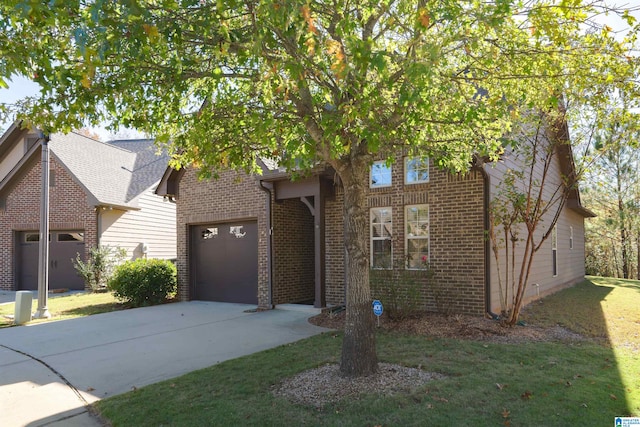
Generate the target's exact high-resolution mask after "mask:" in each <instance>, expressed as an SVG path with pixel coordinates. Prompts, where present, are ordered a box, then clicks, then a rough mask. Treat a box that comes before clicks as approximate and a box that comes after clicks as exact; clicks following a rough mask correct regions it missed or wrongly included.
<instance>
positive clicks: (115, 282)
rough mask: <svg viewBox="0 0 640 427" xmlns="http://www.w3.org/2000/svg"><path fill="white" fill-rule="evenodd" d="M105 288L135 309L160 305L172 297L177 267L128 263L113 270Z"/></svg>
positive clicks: (142, 261) (167, 263)
mask: <svg viewBox="0 0 640 427" xmlns="http://www.w3.org/2000/svg"><path fill="white" fill-rule="evenodd" d="M108 287H109V289H110V290H112V291H113V293H114V295H115V296H116V297H117V298H119V299H122V300H125V301H127V302H129V303H130V304H131V305H133V306H134V307H141V306H146V305H155V304H161V303H163V302H165V301H166V300H168V299H170V298H172V297H174V296H175V293H176V289H177V279H176V267H175V265H173V264H172V263H171V261H168V260H163V259H145V258H139V259H137V260H135V261H127V262H125V263H124V264H122V265H120V266H118V267H117V268H116V271H115V273H114V274H113V276H112V277H111V279H110V280H109V283H108Z"/></svg>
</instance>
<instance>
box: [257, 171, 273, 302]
mask: <svg viewBox="0 0 640 427" xmlns="http://www.w3.org/2000/svg"><path fill="white" fill-rule="evenodd" d="M258 188H260V190H262V191H264V192H265V194H266V195H267V206H266V209H267V300H268V301H269V308H270V309H272V308H273V257H272V249H273V243H272V235H273V226H272V225H271V224H272V222H273V218H272V216H273V213H272V209H271V197H272V195H273V183H271V182H264V181H262V180H259V181H258Z"/></svg>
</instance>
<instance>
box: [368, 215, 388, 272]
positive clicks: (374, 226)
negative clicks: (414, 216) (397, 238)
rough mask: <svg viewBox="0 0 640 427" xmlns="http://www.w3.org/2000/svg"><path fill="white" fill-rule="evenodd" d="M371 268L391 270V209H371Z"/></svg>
mask: <svg viewBox="0 0 640 427" xmlns="http://www.w3.org/2000/svg"><path fill="white" fill-rule="evenodd" d="M370 217H371V246H370V247H371V267H372V268H391V267H392V262H391V260H392V250H391V236H392V234H391V226H392V224H393V222H392V217H391V208H371V211H370Z"/></svg>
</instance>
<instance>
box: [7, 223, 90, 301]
mask: <svg viewBox="0 0 640 427" xmlns="http://www.w3.org/2000/svg"><path fill="white" fill-rule="evenodd" d="M17 238H18V245H17V247H18V251H17V252H18V254H17V255H18V264H17V265H18V272H17V276H18V289H24V290H36V289H38V256H39V245H40V234H39V233H38V232H37V231H26V232H20V233H18V234H17ZM77 253H80V255H82V256H83V255H84V232H83V231H80V230H73V231H52V232H51V233H50V234H49V289H73V290H82V289H84V280H83V279H82V278H81V277H80V276H78V274H77V273H76V271H75V269H74V268H73V262H72V261H71V259H72V258H73V259H75V258H76V254H77ZM83 258H84V256H83Z"/></svg>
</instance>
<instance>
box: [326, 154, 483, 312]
mask: <svg viewBox="0 0 640 427" xmlns="http://www.w3.org/2000/svg"><path fill="white" fill-rule="evenodd" d="M483 191H484V189H483V179H482V175H481V174H480V173H479V172H470V173H469V174H467V175H465V176H458V175H451V174H449V173H447V172H443V171H440V170H437V169H435V168H433V167H431V168H430V177H429V182H427V183H422V184H410V185H405V183H404V161H403V159H402V158H400V159H398V160H397V161H396V162H395V163H394V164H393V165H392V185H391V186H390V187H383V188H375V189H370V193H369V196H368V205H369V208H374V207H391V209H392V221H393V223H392V227H393V228H392V230H393V237H392V253H393V264H394V265H395V266H396V267H397V268H398V269H403V268H404V264H405V261H404V260H405V256H406V254H405V234H404V233H405V221H404V216H405V206H407V205H422V204H426V205H428V206H429V235H430V236H429V237H430V251H429V252H430V259H429V264H430V267H431V269H432V271H433V273H434V277H433V279H432V280H430V281H427V280H426V279H424V275H422V276H421V274H420V272H417V273H416V274H415V275H414V274H412V273H409V275H410V276H412V277H417V280H418V281H419V282H420V283H419V287H420V290H419V294H420V296H421V301H420V302H419V303H418V304H417V305H418V307H421V308H423V309H426V310H431V311H447V312H453V313H469V314H479V315H480V314H483V313H484V297H485V296H484V294H485V278H484V273H485V271H484V214H483V209H484V199H483V194H484V193H483ZM343 200H344V198H343V194H342V190H341V189H336V197H335V200H333V201H328V202H327V209H326V216H325V221H326V246H327V247H326V277H327V283H326V296H327V304H344V298H345V294H344V240H343V220H342V218H343V214H342V213H343V208H342V203H343ZM401 274H402V273H401ZM374 296H375V295H374Z"/></svg>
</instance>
